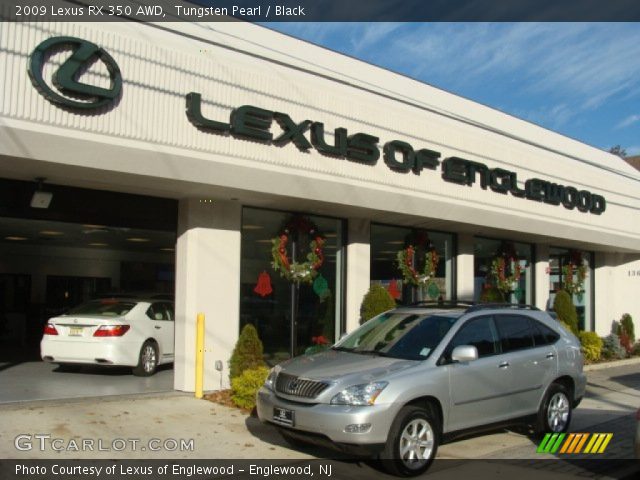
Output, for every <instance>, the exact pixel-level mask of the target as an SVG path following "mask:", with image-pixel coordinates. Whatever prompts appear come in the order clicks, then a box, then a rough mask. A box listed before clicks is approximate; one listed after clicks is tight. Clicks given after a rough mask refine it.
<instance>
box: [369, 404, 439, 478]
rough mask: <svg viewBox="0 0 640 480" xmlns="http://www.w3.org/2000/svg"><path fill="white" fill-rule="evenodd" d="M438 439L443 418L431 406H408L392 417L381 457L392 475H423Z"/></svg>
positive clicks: (433, 454) (434, 451) (431, 459)
mask: <svg viewBox="0 0 640 480" xmlns="http://www.w3.org/2000/svg"><path fill="white" fill-rule="evenodd" d="M439 442H440V422H439V421H438V418H437V416H436V415H434V414H433V412H432V411H431V409H425V408H421V407H416V406H407V407H404V408H402V410H400V413H398V416H397V417H396V418H395V420H394V421H393V424H392V425H391V430H390V431H389V436H388V438H387V443H386V444H385V447H384V450H383V451H382V453H381V454H380V460H381V462H382V465H383V466H384V468H385V469H386V470H387V471H388V472H389V473H391V474H393V475H399V476H403V477H412V476H415V475H420V474H421V473H424V472H425V471H426V470H427V469H428V468H429V467H430V466H431V463H432V462H433V459H434V458H435V456H436V452H437V451H438V444H439Z"/></svg>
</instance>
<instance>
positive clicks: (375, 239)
mask: <svg viewBox="0 0 640 480" xmlns="http://www.w3.org/2000/svg"><path fill="white" fill-rule="evenodd" d="M453 239H454V236H453V234H450V233H442V232H434V231H426V230H416V229H412V228H406V227H394V226H391V225H380V224H372V225H371V277H370V278H371V284H374V283H379V284H381V285H382V286H383V287H385V288H386V289H387V290H389V293H390V294H391V296H392V297H393V298H394V299H395V300H396V301H397V302H398V303H399V304H409V303H412V302H414V301H420V300H451V299H452V298H453ZM408 243H418V244H420V246H419V248H418V249H417V250H416V253H415V255H414V260H413V262H412V265H413V267H415V268H414V270H415V271H416V272H417V273H418V274H419V275H420V274H423V273H424V270H425V268H424V264H425V253H426V251H428V250H429V248H430V247H432V248H433V249H434V250H435V253H436V254H437V257H438V262H437V268H436V270H435V275H434V276H433V277H432V278H429V279H428V280H426V281H425V282H423V284H422V285H421V286H419V287H415V288H414V287H413V286H412V285H411V284H410V283H409V282H406V281H404V280H403V272H402V270H401V269H400V268H399V265H398V252H400V251H402V250H404V249H405V248H406V247H407V246H408Z"/></svg>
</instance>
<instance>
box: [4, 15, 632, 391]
mask: <svg viewBox="0 0 640 480" xmlns="http://www.w3.org/2000/svg"><path fill="white" fill-rule="evenodd" d="M61 37H70V38H66V39H62V40H61ZM47 41H49V43H44V46H43V42H47ZM39 46H41V48H40V50H38V47H39ZM83 48H84V49H85V51H88V52H89V53H90V54H91V56H92V57H93V58H95V59H96V61H95V63H94V64H93V65H92V66H91V67H90V68H88V70H87V71H86V73H84V75H83V76H82V82H80V81H79V80H78V77H77V76H74V75H73V74H74V73H77V72H78V71H80V70H82V69H81V68H80V67H78V66H77V65H75V66H74V65H72V64H71V63H69V62H67V59H68V58H70V56H74V57H76V58H77V59H78V62H80V63H81V62H88V61H89V59H88V58H83V57H82V54H81V51H82V49H83ZM99 49H102V50H99ZM78 52H80V53H78ZM105 53H106V55H105ZM38 55H40V59H39V61H38V58H36V57H38ZM0 65H2V74H1V75H0V87H1V88H0V90H1V91H2V98H1V100H0V177H1V178H6V179H14V180H31V179H33V178H35V177H46V178H47V181H48V182H50V183H52V184H57V185H63V186H70V187H82V188H86V189H95V190H105V191H112V192H123V193H130V194H131V193H133V194H141V195H148V196H154V197H162V198H169V199H175V200H177V201H178V202H179V204H178V205H179V206H178V219H177V225H178V227H177V243H176V247H175V298H176V363H175V388H176V389H178V390H185V391H193V389H194V379H195V376H194V361H195V349H194V345H195V322H196V315H197V314H198V313H199V312H202V313H204V314H205V315H206V339H205V344H206V358H205V389H216V388H219V386H220V385H221V383H220V382H221V380H222V384H223V385H224V384H226V383H227V382H228V379H227V375H228V374H227V372H228V371H227V369H226V362H227V361H228V359H229V356H230V353H231V351H232V349H233V346H234V344H235V342H236V340H237V337H238V334H239V331H240V328H241V327H242V326H243V325H244V324H246V323H252V324H254V325H256V327H257V329H258V332H259V334H260V336H261V338H262V340H263V342H264V344H265V353H266V355H267V358H268V359H269V360H270V361H272V362H276V361H278V360H280V359H283V358H286V357H287V355H288V353H289V352H290V351H291V349H292V348H293V349H294V351H295V353H296V354H298V353H303V352H304V351H305V350H306V349H308V348H310V347H313V346H314V345H316V344H319V343H322V342H324V339H327V341H333V340H335V339H337V338H338V336H339V335H340V333H341V332H343V331H349V330H352V329H353V328H355V327H356V326H357V325H358V322H359V317H360V312H359V311H360V304H361V301H362V298H363V296H364V294H365V293H366V291H367V290H368V288H369V286H370V285H371V284H372V283H380V284H382V285H383V286H385V288H388V289H389V291H390V292H391V293H392V294H393V295H394V296H395V297H397V299H398V300H399V301H401V302H404V303H406V302H408V301H409V300H410V298H409V297H410V296H411V299H413V300H415V299H416V293H415V290H412V289H410V288H409V287H408V286H407V282H406V281H404V282H403V281H402V280H403V272H402V271H401V270H400V269H399V268H398V265H397V256H398V252H402V251H405V250H404V249H405V247H406V246H407V245H409V244H411V243H412V242H413V244H415V245H417V246H419V247H420V246H421V247H424V248H426V251H433V252H436V253H437V257H438V260H437V265H436V266H435V271H434V272H432V273H433V275H431V277H433V278H431V279H430V281H429V282H427V283H426V284H425V287H424V288H423V289H422V290H421V291H420V292H419V294H418V298H420V299H423V298H425V299H426V298H429V299H434V300H435V299H440V300H455V299H472V298H473V299H478V298H479V297H480V296H482V294H483V291H484V290H486V289H487V285H488V284H489V283H490V281H489V278H490V273H491V270H492V268H494V267H495V260H496V258H501V257H502V258H505V259H507V263H509V261H510V260H511V259H512V260H513V262H515V264H517V268H518V270H519V276H518V278H517V279H515V280H514V281H513V287H512V289H511V290H510V291H508V292H506V296H507V297H508V300H510V301H516V302H520V303H528V304H533V305H536V306H538V307H539V308H542V309H545V308H547V307H548V305H549V303H550V300H552V298H553V296H554V295H555V292H556V291H557V290H558V289H559V288H561V287H562V285H563V282H564V281H566V278H563V275H564V276H565V277H566V275H567V267H569V268H573V269H574V270H573V271H572V272H571V274H572V275H574V276H575V275H577V273H576V271H577V269H578V268H581V269H582V270H581V271H583V272H584V274H585V278H584V281H583V282H582V285H581V286H580V287H581V288H580V291H579V292H577V293H576V294H575V295H574V302H575V303H576V305H577V306H578V311H579V315H580V321H581V326H582V328H583V329H586V330H594V331H596V332H598V334H600V335H606V334H608V333H609V332H610V330H611V324H612V321H614V320H618V319H619V318H620V317H621V315H622V314H624V313H630V314H631V315H632V316H633V317H634V318H635V319H640V302H638V299H637V296H638V293H640V194H638V186H639V185H640V175H639V174H638V172H637V171H636V170H635V169H633V168H632V167H631V166H629V165H627V164H626V163H625V162H624V161H622V160H621V159H619V158H617V157H615V156H613V155H611V154H608V153H605V152H603V151H601V150H599V149H596V148H593V147H590V146H587V145H585V144H582V143H580V142H577V141H575V140H572V139H569V138H566V137H564V136H562V135H559V134H557V133H554V132H551V131H548V130H545V129H543V128H541V127H538V126H536V125H533V124H531V123H528V122H525V121H523V120H519V119H517V118H514V117H511V116H509V115H506V114H504V113H501V112H499V111H496V110H493V109H491V108H489V107H486V106H483V105H480V104H477V103H474V102H472V101H470V100H467V99H464V98H460V97H457V96H455V95H452V94H450V93H447V92H444V91H442V90H439V89H436V88H434V87H431V86H428V85H425V84H422V83H420V82H417V81H415V80H412V79H410V78H406V77H403V76H400V75H398V74H395V73H392V72H389V71H386V70H383V69H380V68H378V67H374V66H371V65H368V64H365V63H363V62H360V61H357V60H354V59H352V58H348V57H345V56H342V55H339V54H336V53H334V52H331V51H328V50H326V49H323V48H320V47H317V46H314V45H311V44H308V43H305V42H302V41H299V40H296V39H293V38H290V37H287V36H285V35H281V34H279V33H276V32H273V31H270V30H268V29H266V28H263V27H259V26H256V25H251V24H244V23H240V22H229V23H215V24H194V23H164V24H138V23H125V22H121V23H91V24H77V23H45V24H37V23H29V24H20V23H5V24H0ZM65 66H66V67H67V74H68V75H67V76H68V78H66V80H65V75H64V73H65V72H64V67H65ZM74 69H75V70H74ZM56 72H58V73H57V75H58V78H57V84H58V87H59V86H60V85H62V86H63V87H64V85H65V81H66V85H67V90H66V92H65V91H64V89H63V90H59V89H57V87H56V82H52V81H51V78H52V76H53V75H54V74H56ZM69 72H71V73H69ZM40 74H41V79H39V78H38V77H39V75H40ZM120 79H121V85H119V81H120ZM43 82H44V84H45V85H48V86H49V90H50V91H47V89H46V88H45V87H43V86H42V83H43ZM80 83H84V84H86V85H91V86H98V87H101V89H102V90H101V91H98V92H96V91H95V90H92V91H90V92H89V93H87V92H82V91H81V90H82V87H81V86H79V84H80ZM52 92H53V93H52ZM74 94H75V95H74ZM92 94H93V95H94V96H93V97H91V95H92ZM55 95H59V96H61V97H64V99H63V100H60V99H59V98H56V96H55ZM78 98H80V100H78ZM87 99H88V100H87ZM74 101H76V102H80V103H82V102H84V103H86V105H85V106H77V105H76V106H74V105H73V104H72V103H69V102H74ZM99 101H100V102H102V103H101V104H100V105H97V104H98V102H99ZM65 102H66V103H65ZM284 228H286V229H287V232H288V233H289V236H288V237H287V239H286V240H287V242H289V243H288V244H287V245H285V246H284V248H285V253H284V258H285V259H286V260H283V259H282V257H280V259H279V260H277V259H276V263H278V261H279V262H280V263H282V262H283V261H291V262H293V261H294V259H292V258H291V253H290V250H287V249H288V248H290V246H291V242H293V241H294V240H297V241H299V242H300V245H298V247H300V248H299V251H300V252H304V253H302V254H303V255H306V254H307V253H306V251H305V248H303V247H309V245H310V244H311V242H312V241H313V239H314V238H315V236H316V234H317V236H318V237H319V238H322V241H321V243H322V245H321V248H320V251H319V254H320V257H321V261H317V260H318V259H317V258H316V259H315V261H316V265H315V267H317V268H316V270H314V274H316V276H315V277H314V279H313V282H311V283H305V282H302V283H301V284H300V286H299V287H296V286H295V282H291V281H289V280H288V279H287V278H283V277H282V276H281V275H280V274H279V272H278V271H277V270H275V269H274V268H273V266H272V262H273V261H274V257H273V255H274V254H273V249H274V248H276V249H277V247H278V246H279V245H281V244H280V243H279V239H280V238H281V235H282V233H283V229H284ZM311 230H313V231H311ZM296 234H300V236H299V238H294V237H296ZM274 241H275V242H276V244H275V247H274ZM315 246H316V247H317V244H316V245H315ZM418 251H420V250H418ZM405 253H406V251H405ZM296 260H298V261H300V259H299V258H298V259H296ZM572 262H573V263H572ZM311 263H314V262H311ZM318 264H319V265H318ZM515 264H514V265H511V267H510V268H512V269H513V268H515ZM507 269H509V266H508V267H507ZM425 271H426V270H425ZM507 273H508V272H507ZM507 276H508V275H507ZM294 304H296V305H298V309H297V311H296V312H294V313H293V315H295V317H296V324H295V325H294V326H293V327H292V321H291V315H292V305H294ZM216 360H221V361H222V362H223V364H224V365H225V369H224V370H223V371H222V372H219V371H217V370H216V369H215V368H214V364H215V361H216ZM221 377H222V378H221Z"/></svg>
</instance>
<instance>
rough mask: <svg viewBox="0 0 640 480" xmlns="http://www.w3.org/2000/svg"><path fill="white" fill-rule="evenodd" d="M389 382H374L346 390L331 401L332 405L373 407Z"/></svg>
mask: <svg viewBox="0 0 640 480" xmlns="http://www.w3.org/2000/svg"><path fill="white" fill-rule="evenodd" d="M387 385H389V383H388V382H372V383H364V384H362V385H353V386H351V387H348V388H345V389H344V390H342V391H341V392H340V393H339V394H337V395H336V396H335V397H333V398H332V399H331V405H373V404H374V403H375V401H376V398H378V395H380V393H381V392H382V390H384V388H385V387H386V386H387Z"/></svg>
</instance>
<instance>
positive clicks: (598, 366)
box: [583, 357, 640, 372]
mask: <svg viewBox="0 0 640 480" xmlns="http://www.w3.org/2000/svg"><path fill="white" fill-rule="evenodd" d="M627 365H640V357H634V358H625V359H624V360H614V361H613V362H604V363H594V364H591V365H585V366H584V369H583V370H584V371H585V372H593V371H595V370H604V369H605V368H612V367H625V366H627Z"/></svg>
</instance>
